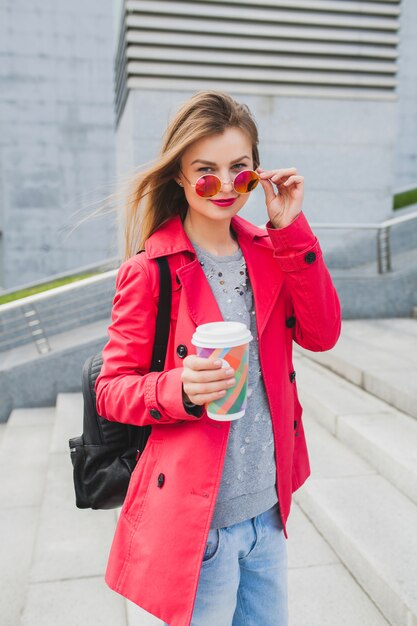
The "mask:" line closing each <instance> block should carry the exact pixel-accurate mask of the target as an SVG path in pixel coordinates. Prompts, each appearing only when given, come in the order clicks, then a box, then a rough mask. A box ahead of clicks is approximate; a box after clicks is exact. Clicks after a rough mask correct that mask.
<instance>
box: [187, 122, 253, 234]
mask: <svg viewBox="0 0 417 626" xmlns="http://www.w3.org/2000/svg"><path fill="white" fill-rule="evenodd" d="M251 169H253V160H252V142H251V140H250V138H249V137H248V135H246V134H245V133H244V132H243V131H242V130H240V129H239V128H235V127H233V128H227V129H226V130H225V131H224V132H223V133H222V134H221V135H212V136H210V137H205V138H203V139H200V140H199V141H196V142H195V143H194V144H192V145H191V146H189V147H188V148H187V150H186V151H185V152H184V155H183V157H182V160H181V172H180V173H179V174H178V177H177V178H176V180H177V182H181V183H182V185H183V188H184V192H185V197H186V199H187V202H188V211H191V212H192V213H194V214H199V215H200V216H201V217H205V218H207V219H210V220H215V221H220V220H223V219H228V220H230V219H231V218H232V217H233V216H234V215H236V213H238V212H239V211H240V209H241V208H242V207H243V206H244V205H245V204H246V202H247V200H248V198H249V194H238V193H237V192H236V191H235V190H234V188H233V180H234V178H235V176H236V175H237V174H238V173H239V172H241V171H242V170H251ZM204 174H215V175H216V176H218V177H219V178H220V180H221V181H222V186H221V189H220V191H219V192H218V193H217V194H216V195H215V196H212V197H211V198H201V197H200V196H199V195H197V193H196V192H195V188H194V187H192V185H194V184H195V183H196V181H197V179H198V178H199V177H200V176H204ZM187 179H188V180H187ZM222 200H223V203H222V202H221V201H222ZM225 201H227V202H226V203H225Z"/></svg>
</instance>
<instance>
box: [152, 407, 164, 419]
mask: <svg viewBox="0 0 417 626" xmlns="http://www.w3.org/2000/svg"><path fill="white" fill-rule="evenodd" d="M149 413H150V414H151V417H153V418H154V419H155V420H160V419H161V417H162V415H161V414H160V412H159V411H158V409H151V410H150V411H149Z"/></svg>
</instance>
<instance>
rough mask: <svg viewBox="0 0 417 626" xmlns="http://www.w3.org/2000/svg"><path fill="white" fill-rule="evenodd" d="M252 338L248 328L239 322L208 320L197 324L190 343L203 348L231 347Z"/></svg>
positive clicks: (247, 341)
mask: <svg viewBox="0 0 417 626" xmlns="http://www.w3.org/2000/svg"><path fill="white" fill-rule="evenodd" d="M252 339H253V337H252V335H251V332H250V330H249V329H248V328H247V326H246V325H245V324H242V323H241V322H210V323H208V324H201V325H200V326H197V328H196V331H195V333H194V334H193V336H192V339H191V343H192V344H193V345H194V346H201V347H203V348H227V347H231V348H232V347H234V346H240V345H242V344H244V343H249V341H251V340H252Z"/></svg>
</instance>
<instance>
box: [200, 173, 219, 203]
mask: <svg viewBox="0 0 417 626" xmlns="http://www.w3.org/2000/svg"><path fill="white" fill-rule="evenodd" d="M221 186H222V184H221V182H220V179H219V178H217V176H212V175H211V174H207V176H201V177H200V178H199V179H198V180H197V182H196V184H195V191H196V193H197V194H198V195H199V196H201V197H202V198H211V197H212V196H215V195H216V193H219V191H220V188H221Z"/></svg>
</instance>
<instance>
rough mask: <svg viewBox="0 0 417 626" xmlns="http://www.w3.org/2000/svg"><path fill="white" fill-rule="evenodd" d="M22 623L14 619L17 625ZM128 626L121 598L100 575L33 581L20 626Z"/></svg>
mask: <svg viewBox="0 0 417 626" xmlns="http://www.w3.org/2000/svg"><path fill="white" fill-rule="evenodd" d="M17 623H19V622H14V623H13V626H14V624H17ZM85 624H91V625H97V626H126V624H127V622H126V608H125V603H124V600H123V598H122V596H120V595H119V594H117V593H114V592H113V591H111V589H109V588H108V587H107V585H105V584H104V583H103V579H102V577H101V576H98V577H86V578H83V577H79V578H78V579H71V580H55V581H50V582H43V583H32V584H31V585H30V586H29V592H28V596H27V600H26V605H25V608H24V610H23V614H22V618H21V622H20V626H58V625H59V626H84V625H85Z"/></svg>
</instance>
